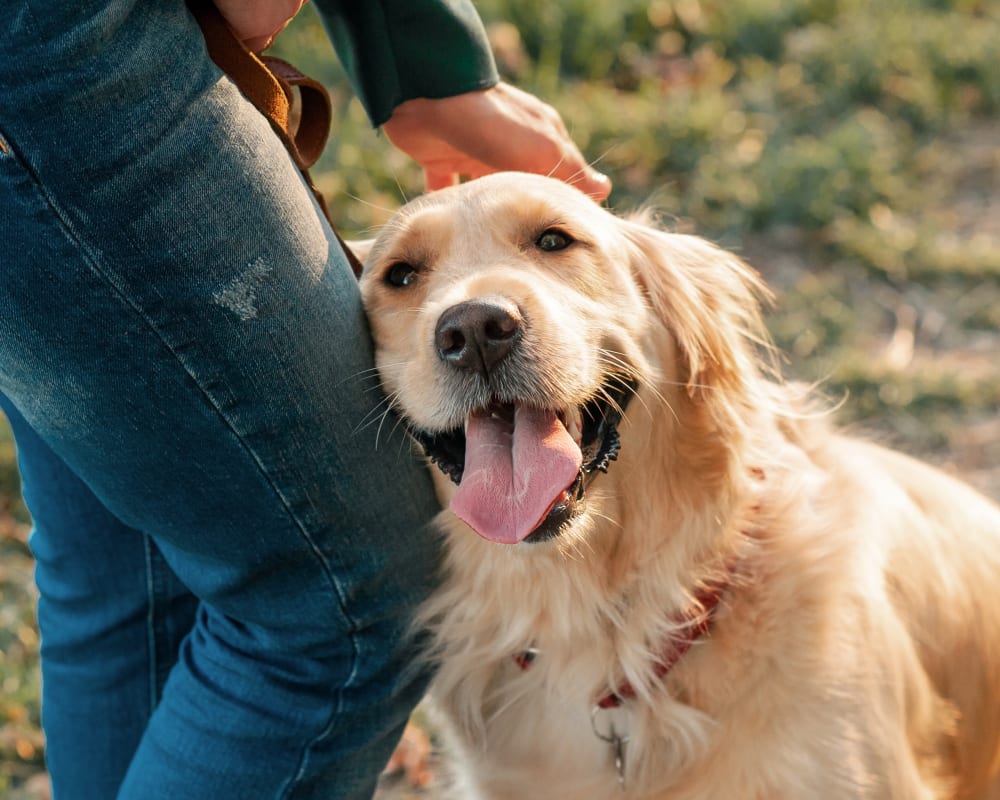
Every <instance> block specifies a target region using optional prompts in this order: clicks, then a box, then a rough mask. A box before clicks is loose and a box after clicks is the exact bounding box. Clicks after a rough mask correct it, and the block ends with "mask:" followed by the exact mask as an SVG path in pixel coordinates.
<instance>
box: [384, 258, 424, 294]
mask: <svg viewBox="0 0 1000 800" xmlns="http://www.w3.org/2000/svg"><path fill="white" fill-rule="evenodd" d="M416 279H417V269H416V267H414V266H413V265H412V264H407V263H405V262H400V263H398V264H393V265H392V266H391V267H389V271H388V272H386V273H385V282H386V283H388V284H389V285H390V286H396V287H399V288H402V287H403V286H409V285H410V284H412V283H413V282H414V281H415V280H416Z"/></svg>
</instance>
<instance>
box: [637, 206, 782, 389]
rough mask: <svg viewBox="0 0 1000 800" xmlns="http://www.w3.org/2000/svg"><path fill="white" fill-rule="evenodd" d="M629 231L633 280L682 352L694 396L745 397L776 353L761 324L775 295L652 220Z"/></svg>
mask: <svg viewBox="0 0 1000 800" xmlns="http://www.w3.org/2000/svg"><path fill="white" fill-rule="evenodd" d="M622 225H623V228H624V231H625V235H626V238H627V239H628V241H629V246H630V250H631V253H630V259H631V265H632V271H633V274H634V275H635V278H636V280H637V282H638V283H639V285H640V286H641V287H642V288H643V289H644V290H645V293H646V296H647V299H648V302H649V304H650V306H651V307H652V310H653V312H654V314H655V315H656V317H657V318H658V319H659V320H660V321H661V322H662V324H663V325H664V326H665V327H666V328H667V329H668V330H669V331H670V332H671V334H672V335H673V337H674V339H675V340H676V342H677V345H678V347H679V348H680V351H681V356H682V367H683V368H684V369H685V374H684V375H683V380H684V381H685V383H686V385H687V391H688V394H689V395H691V396H692V397H694V396H697V395H698V394H699V393H700V392H701V391H702V390H703V389H709V390H711V389H723V390H730V391H736V392H740V394H743V393H744V392H745V391H746V389H747V388H748V387H747V383H748V382H749V381H753V379H754V378H756V377H757V376H759V374H760V364H761V352H760V351H761V348H763V349H764V350H767V351H770V343H769V338H768V335H767V332H766V330H765V328H764V325H763V322H762V321H761V316H760V299H761V298H768V299H769V297H770V295H769V294H768V292H767V289H766V288H765V287H764V284H763V283H762V282H761V280H760V277H759V276H758V275H757V273H756V272H754V271H753V270H752V269H750V268H749V267H748V266H746V265H745V264H744V263H743V262H741V261H740V260H739V259H738V258H736V257H735V256H733V255H731V254H730V253H727V252H726V251H724V250H722V249H720V248H718V247H716V246H715V245H713V244H710V243H709V242H707V241H705V240H704V239H700V238H698V237H695V236H687V235H683V234H672V233H666V232H664V231H661V230H658V229H656V228H654V227H652V226H651V225H650V224H649V223H648V220H647V219H646V218H644V217H639V218H633V219H628V220H623V221H622ZM741 390H742V391H741Z"/></svg>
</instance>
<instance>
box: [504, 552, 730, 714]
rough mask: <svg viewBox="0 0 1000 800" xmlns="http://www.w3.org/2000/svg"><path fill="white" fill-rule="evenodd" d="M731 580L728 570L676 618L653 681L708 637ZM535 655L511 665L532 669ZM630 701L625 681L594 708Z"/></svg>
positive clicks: (527, 654)
mask: <svg viewBox="0 0 1000 800" xmlns="http://www.w3.org/2000/svg"><path fill="white" fill-rule="evenodd" d="M731 576H732V570H728V571H727V573H726V575H725V577H723V578H721V579H720V580H718V581H714V582H712V583H709V584H708V585H706V586H705V587H704V588H702V589H701V590H700V591H699V592H697V593H696V594H695V597H694V599H695V601H696V602H695V603H694V604H693V608H694V609H695V610H693V611H687V612H685V613H684V614H679V615H677V617H676V619H677V621H678V622H679V623H682V627H680V628H679V629H678V630H677V631H676V632H674V633H673V634H672V635H671V636H670V637H669V639H668V641H667V644H666V646H665V647H664V649H663V653H662V655H661V656H660V659H659V661H657V662H656V664H655V665H654V666H653V674H654V675H655V676H656V677H657V678H664V677H666V676H667V674H668V673H669V672H670V670H672V669H673V668H674V667H675V666H676V665H677V662H678V661H680V660H681V658H683V657H684V655H685V653H687V651H688V650H690V649H691V646H692V645H693V644H694V643H695V642H696V641H698V639H700V638H701V637H702V636H704V635H705V634H706V633H708V631H709V629H710V628H711V627H712V622H713V620H714V619H715V612H716V610H717V609H718V607H719V602H720V601H721V599H722V595H723V594H724V593H725V591H726V589H728V588H729V586H730V585H731V584H732V580H731ZM537 655H538V652H537V651H536V650H535V649H534V648H532V649H529V650H524V651H522V652H520V653H517V654H516V655H515V656H514V663H516V664H517V665H518V666H519V667H520V668H521V669H523V670H526V669H528V668H529V667H530V666H531V665H532V663H533V662H534V660H535V658H536V656H537ZM633 697H635V688H634V687H633V686H632V684H631V683H630V682H629V681H628V680H625V681H622V682H621V683H620V684H619V685H618V687H617V688H616V689H614V690H613V691H611V692H608V693H607V694H606V695H604V696H602V697H601V698H600V699H598V700H597V702H596V706H597V707H598V708H617V707H618V706H620V705H621V704H622V702H623V701H625V700H629V699H631V698H633Z"/></svg>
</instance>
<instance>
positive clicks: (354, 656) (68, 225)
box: [19, 159, 360, 798]
mask: <svg viewBox="0 0 1000 800" xmlns="http://www.w3.org/2000/svg"><path fill="white" fill-rule="evenodd" d="M19 161H20V163H21V165H22V167H23V168H24V169H25V171H26V172H27V174H28V175H29V176H30V177H31V180H32V182H33V184H34V185H35V187H36V188H37V190H38V192H39V193H40V195H41V196H42V198H43V199H44V201H45V203H46V205H47V206H48V207H49V209H51V211H52V213H53V214H54V215H55V217H56V219H57V220H58V223H59V225H60V227H61V228H62V229H63V232H64V234H65V235H66V236H67V238H69V240H70V241H71V242H73V243H74V244H75V245H76V246H77V248H78V249H79V250H80V252H81V255H82V256H83V259H84V262H85V263H86V265H87V267H88V268H89V269H90V270H91V271H92V272H93V273H94V275H95V276H97V277H98V279H100V280H101V281H102V282H103V283H105V284H106V285H107V286H108V287H109V288H110V289H111V290H112V291H113V292H114V294H115V295H116V296H117V297H118V299H119V301H120V302H121V303H122V304H124V305H125V306H126V307H128V308H130V309H131V310H132V312H133V313H134V314H136V315H137V316H138V317H139V319H141V320H142V322H143V323H144V324H145V325H146V327H147V328H148V329H149V331H150V332H151V333H152V334H153V335H154V337H155V338H156V339H157V341H159V342H160V344H162V345H163V347H165V348H166V349H167V351H168V352H169V353H170V355H171V356H172V357H173V359H174V361H175V362H176V363H177V365H178V366H179V367H180V368H181V369H182V370H183V371H184V373H185V374H186V375H187V376H188V377H189V378H190V379H191V381H192V382H193V384H194V386H196V387H197V389H198V392H199V393H200V394H201V396H202V398H203V399H204V400H205V402H206V403H207V404H208V405H209V407H210V408H211V409H212V410H213V411H214V412H215V413H216V415H217V416H218V417H219V419H220V420H221V421H222V422H223V424H224V425H225V426H226V428H227V429H228V430H229V432H230V433H231V434H232V435H233V436H234V437H235V438H236V441H237V442H239V444H240V446H241V448H242V449H243V451H244V452H245V453H246V454H247V455H248V456H249V457H250V458H251V459H252V461H253V463H254V464H255V465H256V469H257V471H258V472H259V474H260V475H261V477H262V478H263V479H264V480H265V481H266V483H267V485H268V486H269V487H270V488H271V491H272V492H273V493H274V496H275V497H276V498H277V500H278V501H279V502H280V504H281V506H282V508H283V509H284V511H285V513H286V514H287V515H288V518H289V519H290V520H291V521H292V522H293V523H294V525H295V527H296V528H297V529H298V531H299V535H300V536H301V537H302V539H303V540H304V541H305V543H306V544H307V545H308V547H309V549H310V550H311V551H312V553H313V556H314V557H315V558H316V560H317V562H318V563H319V564H320V566H321V568H322V570H323V575H324V577H325V578H326V581H327V583H328V585H329V586H330V588H331V589H332V590H333V593H334V596H335V597H336V598H337V605H338V606H339V608H340V613H341V614H342V615H343V617H344V619H345V620H346V621H347V623H348V628H347V632H346V633H347V638H348V640H349V641H350V644H351V668H350V671H349V674H348V677H347V680H346V681H345V682H344V684H343V685H342V686H341V687H340V688H339V689H338V691H337V692H336V696H335V699H334V704H333V709H332V710H331V713H330V717H329V718H328V720H327V723H326V725H324V727H323V729H322V730H321V731H320V732H319V733H318V734H317V735H315V736H314V737H313V738H312V739H310V741H309V742H308V743H307V744H306V745H305V746H304V747H303V750H302V755H301V757H300V759H299V763H298V765H297V768H296V771H295V776H294V777H293V778H292V779H291V780H290V781H289V783H288V785H287V789H286V791H285V792H283V793H282V796H283V797H285V798H287V797H289V796H290V792H291V791H292V790H293V789H294V788H295V786H296V784H298V782H299V780H300V779H301V777H302V776H303V774H304V772H305V765H306V762H307V760H308V757H309V753H310V752H311V751H312V749H313V748H314V747H315V746H316V745H317V744H318V743H319V742H321V741H322V740H323V739H324V738H326V737H327V736H328V735H329V733H330V731H331V730H332V729H333V725H334V720H335V718H336V717H337V715H338V714H339V713H341V711H342V710H343V706H344V690H345V689H346V688H347V687H349V686H351V685H352V684H353V682H354V680H355V678H356V676H357V674H358V668H359V666H360V647H359V644H358V641H357V638H356V635H355V633H356V630H357V627H358V625H357V622H356V621H355V620H354V619H353V617H352V616H351V615H350V614H349V613H348V610H347V604H346V598H345V597H344V594H343V590H342V589H341V587H340V584H339V582H338V581H337V579H336V577H335V575H334V573H333V569H332V567H331V566H330V563H329V561H328V560H327V558H326V557H325V556H324V555H323V553H322V551H321V549H320V548H319V545H317V543H316V542H315V541H314V539H313V537H312V536H311V535H310V534H309V532H308V530H307V529H306V525H305V523H304V522H303V521H302V520H300V519H299V517H298V515H297V514H296V513H295V512H294V510H293V509H292V507H291V504H290V503H289V501H288V499H287V498H286V497H285V495H284V494H283V493H282V491H281V490H280V489H279V487H278V486H277V484H276V483H275V482H274V480H273V479H272V477H271V475H270V474H269V473H268V471H267V470H266V469H265V468H264V465H263V464H262V463H261V460H260V458H259V457H258V455H257V453H256V452H255V451H254V449H253V448H252V447H251V446H250V445H249V443H248V442H247V441H246V440H245V439H244V438H243V437H242V436H241V435H240V434H239V432H238V431H237V430H236V429H235V428H234V427H233V425H232V423H231V422H230V420H229V419H228V418H227V416H226V414H225V411H224V410H223V409H222V408H221V407H220V406H219V405H218V404H217V403H215V402H214V401H213V399H212V397H211V395H210V394H209V393H208V392H206V391H205V388H204V387H203V385H202V382H201V381H200V380H199V379H198V377H197V376H196V375H194V374H193V373H192V371H191V370H190V369H188V367H187V365H186V364H185V363H184V361H183V360H182V359H181V358H180V356H179V355H178V354H177V352H176V350H175V349H174V348H173V347H172V346H171V345H170V343H169V342H168V341H167V340H166V339H165V338H164V336H163V335H162V333H161V332H160V331H159V330H158V328H157V327H156V325H155V324H154V323H153V321H152V320H151V319H150V318H149V317H148V316H147V315H146V314H145V313H144V312H143V310H142V309H141V308H140V307H139V306H138V304H136V303H135V302H133V301H132V300H131V299H130V298H129V297H128V295H127V293H126V292H124V291H123V290H122V288H121V287H120V286H119V285H118V284H117V283H116V282H115V281H114V280H113V279H112V277H111V276H110V275H109V274H108V273H107V272H106V271H105V270H103V269H102V268H101V267H100V265H99V261H98V259H97V258H96V257H95V256H94V253H93V252H92V251H91V249H90V248H89V247H88V246H87V244H86V242H85V241H84V239H83V238H82V237H80V236H79V235H78V234H77V232H76V230H75V228H74V226H73V224H72V221H71V220H70V219H69V218H68V217H67V216H66V215H65V214H64V213H63V212H62V210H61V209H60V208H59V205H58V204H57V203H56V202H55V200H54V198H53V197H52V196H51V195H50V194H49V193H48V192H47V191H46V189H45V187H44V185H43V184H42V182H41V180H39V178H38V175H37V174H36V173H35V171H34V170H33V169H32V168H31V166H30V165H29V164H28V163H27V162H26V161H25V160H24V159H19ZM147 564H148V551H147ZM147 574H148V573H147ZM147 580H148V578H147ZM153 683H154V686H155V680H154V682H153Z"/></svg>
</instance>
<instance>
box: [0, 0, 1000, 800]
mask: <svg viewBox="0 0 1000 800" xmlns="http://www.w3.org/2000/svg"><path fill="white" fill-rule="evenodd" d="M478 5H479V7H480V10H481V12H482V14H483V16H484V19H486V20H487V22H488V23H489V28H490V33H491V38H492V40H493V42H494V46H495V50H496V52H497V55H498V61H499V64H500V67H501V70H502V72H503V74H504V75H505V76H506V77H508V78H509V79H510V80H512V81H515V82H516V83H518V84H519V85H521V86H522V87H524V88H527V89H529V90H533V91H536V92H537V93H539V94H540V95H542V96H543V97H544V98H545V99H547V100H548V101H549V102H551V103H553V105H555V106H556V107H557V108H558V109H559V110H560V112H561V113H562V115H563V117H564V118H565V120H566V122H567V125H568V127H569V129H570V130H571V131H572V133H573V136H574V138H575V139H576V140H577V141H578V143H579V144H580V145H581V147H582V149H583V150H584V152H585V153H586V154H587V155H588V157H590V158H592V159H595V160H597V161H598V163H599V166H600V167H601V168H602V169H603V170H604V171H606V172H608V173H609V174H610V175H611V177H612V179H613V180H614V184H615V190H614V193H613V194H612V197H611V199H610V204H611V206H612V207H613V208H615V209H618V210H628V209H631V208H636V207H638V206H641V205H645V204H648V203H652V204H653V205H654V206H655V207H657V208H658V209H659V210H660V212H661V213H662V215H663V217H664V219H666V220H667V221H668V222H669V224H670V225H672V226H674V227H677V228H680V229H683V230H692V231H697V232H698V233H700V234H702V235H705V236H708V237H709V238H712V239H714V240H715V241H718V242H720V243H722V244H723V245H725V246H727V247H730V248H733V249H735V250H737V251H738V252H740V253H741V254H742V255H743V256H744V257H745V258H746V259H747V260H748V261H749V262H750V263H751V264H753V265H754V266H755V267H756V268H757V269H759V270H760V271H761V272H762V274H763V275H764V277H765V278H766V279H767V281H768V282H769V283H770V284H771V285H772V287H773V288H774V289H775V291H776V295H777V302H776V305H775V308H774V310H773V313H772V314H771V315H770V325H771V331H772V334H773V336H774V338H775V340H776V341H777V343H778V344H779V345H780V346H781V347H782V348H783V349H784V350H785V351H786V352H787V354H788V361H787V373H788V374H789V376H791V377H794V378H798V379H802V380H805V381H810V382H820V383H821V385H822V388H823V390H824V391H825V392H826V393H827V394H828V395H829V396H831V397H832V398H836V399H843V401H844V402H843V404H842V407H841V411H840V417H841V419H842V420H843V421H844V422H845V423H847V424H849V425H851V426H854V427H857V428H861V429H864V430H866V431H870V432H873V433H874V434H875V435H877V436H879V437H881V438H883V439H885V440H888V441H889V442H890V443H892V444H894V445H895V446H898V447H900V448H902V449H905V450H908V451H910V452H913V453H916V454H918V455H920V456H923V457H926V458H929V459H931V460H933V461H935V462H936V463H938V464H940V465H942V466H944V467H945V468H946V469H950V470H951V471H953V472H956V473H958V474H961V475H963V476H964V477H966V478H968V479H969V480H970V481H972V482H973V483H974V484H976V485H978V486H979V487H980V488H981V489H983V490H984V491H986V492H987V493H989V494H991V495H992V496H994V497H996V498H1000V418H998V416H1000V415H998V413H997V412H998V408H1000V359H998V358H997V353H998V352H1000V334H998V327H1000V144H998V143H1000V70H998V69H997V65H998V64H1000V6H998V5H997V4H996V3H993V2H989V0H953V1H952V2H944V0H886V1H885V2H882V3H878V4H872V3H868V2H862V0H641V2H640V0H618V2H616V3H604V2H600V0H560V2H557V3H547V4H538V3H536V2H533V0H482V2H480V3H479V4H478ZM312 14H313V12H312V11H311V10H310V9H307V11H306V12H305V13H304V14H303V15H301V17H300V18H299V19H298V20H296V22H295V23H294V24H293V25H292V26H291V27H290V28H289V29H288V30H287V31H286V32H285V33H284V34H282V36H281V38H280V39H279V45H278V48H277V51H278V52H279V54H280V55H283V56H285V57H286V58H288V59H289V60H291V61H293V63H296V64H298V65H299V66H300V67H301V68H303V69H304V70H305V71H306V72H307V73H311V74H314V75H316V76H317V77H319V78H321V79H322V80H324V81H325V82H326V83H328V84H329V85H330V86H331V87H332V90H333V97H334V105H335V109H336V110H335V117H336V119H335V122H334V128H333V132H332V136H331V142H330V144H329V146H328V148H327V151H326V153H325V155H324V157H323V159H322V160H321V162H320V164H319V165H318V167H317V168H316V169H315V170H314V174H315V176H316V178H317V182H318V183H319V185H320V186H321V188H322V189H323V190H324V191H325V193H326V194H327V196H328V199H329V200H330V201H331V207H332V210H333V214H334V217H335V219H336V221H337V223H338V226H339V227H340V228H342V230H343V232H344V233H345V234H347V235H354V236H356V235H365V234H367V233H368V232H370V231H372V230H373V229H375V228H377V227H378V226H379V225H380V224H382V223H384V222H385V220H386V219H387V218H388V216H389V214H390V213H391V212H392V210H393V209H395V208H396V207H398V205H399V204H400V203H401V202H402V201H403V200H404V199H405V198H407V197H412V196H415V195H416V194H418V193H419V192H420V191H421V188H422V187H421V178H420V172H419V170H418V169H417V168H416V167H415V166H414V165H413V164H411V163H409V162H408V160H407V159H406V158H405V157H404V156H402V155H401V154H399V153H397V152H395V151H394V150H393V149H392V148H391V147H390V146H389V145H388V143H387V142H386V141H385V140H384V138H382V137H379V136H377V135H376V134H375V133H373V132H372V131H371V129H370V126H369V125H368V123H367V120H366V119H365V117H364V114H363V112H362V111H361V108H360V105H359V104H358V103H357V101H355V100H352V99H351V96H350V93H349V91H348V90H347V88H346V85H345V82H344V77H343V74H342V73H341V71H340V70H339V68H338V67H337V65H336V63H335V61H334V60H333V57H332V55H331V51H330V49H329V45H328V44H326V42H325V39H324V36H323V34H322V31H321V30H320V28H319V26H318V25H317V24H316V21H315V18H314V17H313V16H312ZM15 486H16V471H15V467H14V463H13V453H12V447H11V443H10V438H9V435H8V433H7V432H6V429H4V428H0V653H2V655H0V689H2V692H0V696H2V698H3V699H2V701H0V795H4V796H6V795H8V794H9V795H10V796H17V794H18V793H22V794H23V793H25V792H28V790H27V789H25V788H24V787H25V781H26V780H27V779H28V778H29V777H30V776H31V775H32V774H34V773H37V772H38V771H39V770H40V768H41V753H42V742H41V735H40V733H39V730H38V678H37V636H36V634H35V632H34V631H35V628H34V623H33V611H32V609H33V604H34V592H33V590H32V589H31V586H30V574H31V563H30V556H29V553H28V550H27V547H26V545H25V532H26V527H25V523H26V516H25V512H24V511H23V509H22V508H21V507H19V506H18V505H17V504H16V503H15V501H14V499H13V498H14V497H15V494H16V490H15ZM29 794H30V792H29ZM25 796H27V795H25Z"/></svg>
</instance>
